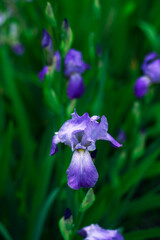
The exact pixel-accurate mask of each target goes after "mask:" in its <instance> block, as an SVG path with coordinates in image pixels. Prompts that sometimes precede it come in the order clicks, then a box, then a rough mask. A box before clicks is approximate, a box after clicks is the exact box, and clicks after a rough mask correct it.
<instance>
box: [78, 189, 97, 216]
mask: <svg viewBox="0 0 160 240" xmlns="http://www.w3.org/2000/svg"><path fill="white" fill-rule="evenodd" d="M94 201H95V195H94V192H93V189H92V188H90V189H89V190H88V192H87V194H86V196H85V197H84V199H83V201H82V204H81V206H80V209H79V211H80V212H84V211H86V210H87V209H88V208H89V207H90V206H91V205H92V204H93V203H94Z"/></svg>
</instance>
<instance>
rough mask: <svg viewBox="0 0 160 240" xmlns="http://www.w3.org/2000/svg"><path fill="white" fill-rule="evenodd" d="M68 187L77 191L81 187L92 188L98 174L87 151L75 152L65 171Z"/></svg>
mask: <svg viewBox="0 0 160 240" xmlns="http://www.w3.org/2000/svg"><path fill="white" fill-rule="evenodd" d="M67 179H68V186H69V187H70V188H72V189H75V190H78V189H80V188H81V187H84V188H91V187H94V185H95V184H96V182H97V180H98V172H97V169H96V167H95V166H94V163H93V161H92V158H91V156H90V154H89V152H88V151H84V150H79V151H75V152H74V153H73V156H72V160H71V163H70V165H69V168H68V169H67Z"/></svg>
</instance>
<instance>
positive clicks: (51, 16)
mask: <svg viewBox="0 0 160 240" xmlns="http://www.w3.org/2000/svg"><path fill="white" fill-rule="evenodd" d="M45 14H46V17H47V19H48V21H49V23H50V24H51V26H52V27H56V25H57V22H56V18H55V15H54V12H53V9H52V6H51V4H50V2H47V6H46V11H45Z"/></svg>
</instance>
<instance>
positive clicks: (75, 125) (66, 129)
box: [58, 113, 90, 150]
mask: <svg viewBox="0 0 160 240" xmlns="http://www.w3.org/2000/svg"><path fill="white" fill-rule="evenodd" d="M89 122H90V117H89V115H88V113H85V114H83V115H82V116H79V115H78V114H77V113H74V115H73V114H72V119H70V120H68V121H66V122H65V123H64V124H63V125H62V127H61V128H60V130H59V132H58V136H59V139H60V141H61V142H62V143H65V144H66V145H68V146H70V147H73V146H74V145H76V144H77V143H78V142H77V139H76V138H75V136H74V135H75V134H76V133H78V132H82V131H84V129H85V128H86V127H87V125H88V123H89ZM72 150H73V149H72Z"/></svg>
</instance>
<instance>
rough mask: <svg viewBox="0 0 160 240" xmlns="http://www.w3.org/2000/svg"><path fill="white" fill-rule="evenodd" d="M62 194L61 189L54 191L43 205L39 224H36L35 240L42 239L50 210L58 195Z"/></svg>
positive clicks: (38, 219)
mask: <svg viewBox="0 0 160 240" xmlns="http://www.w3.org/2000/svg"><path fill="white" fill-rule="evenodd" d="M59 192H60V188H56V189H54V190H53V191H52V192H51V194H50V195H49V196H48V198H47V199H46V201H45V203H44V204H43V206H42V208H41V211H40V213H39V216H38V218H37V223H36V227H35V232H34V235H33V238H32V239H33V240H38V239H40V238H41V234H42V231H43V227H44V224H45V220H46V218H47V214H48V212H49V209H50V208H51V206H52V204H53V202H54V201H55V199H56V197H57V195H58V194H59Z"/></svg>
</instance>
